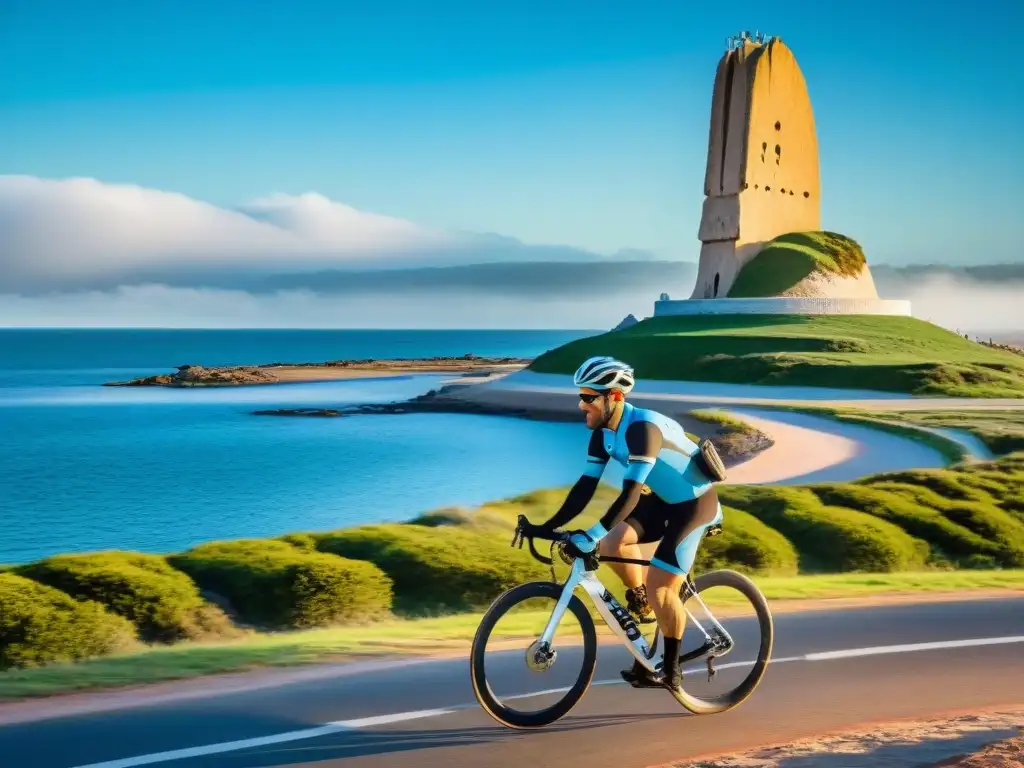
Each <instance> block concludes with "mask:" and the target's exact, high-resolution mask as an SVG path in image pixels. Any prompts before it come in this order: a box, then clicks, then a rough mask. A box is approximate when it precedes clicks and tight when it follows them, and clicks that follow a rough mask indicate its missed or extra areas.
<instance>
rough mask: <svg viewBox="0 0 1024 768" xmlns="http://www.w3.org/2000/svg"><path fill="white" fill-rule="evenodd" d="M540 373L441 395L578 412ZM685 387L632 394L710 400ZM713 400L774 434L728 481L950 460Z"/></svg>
mask: <svg viewBox="0 0 1024 768" xmlns="http://www.w3.org/2000/svg"><path fill="white" fill-rule="evenodd" d="M471 381H472V382H473V383H471ZM535 381H536V375H534V374H530V375H528V376H525V377H524V376H523V374H522V373H516V374H513V375H511V376H500V375H499V376H493V375H492V376H489V377H486V378H483V379H474V380H467V381H465V382H458V381H456V382H453V383H454V384H458V385H460V386H457V387H453V388H452V390H451V391H450V392H447V393H445V394H444V395H442V397H445V398H448V399H451V400H454V401H458V402H470V403H476V404H480V405H487V406H497V407H511V408H519V409H524V410H529V411H531V412H533V413H535V414H539V415H543V414H551V415H552V416H555V415H564V414H565V413H579V411H578V403H577V400H576V398H575V392H576V391H577V390H576V389H575V388H574V387H572V386H571V382H570V383H569V385H568V386H566V385H565V384H564V383H563V384H562V385H560V386H558V387H548V386H540V385H538V384H534V382H535ZM671 384H673V382H666V386H668V385H671ZM704 386H705V388H706V391H707V390H713V389H714V387H715V385H711V384H707V385H704ZM687 388H688V389H689V390H690V395H687V396H682V395H680V396H678V397H675V396H668V395H666V396H664V397H661V398H660V399H659V398H658V397H654V396H652V394H651V393H650V392H646V393H642V394H634V395H631V396H630V402H631V403H633V404H634V405H637V406H639V407H642V408H653V409H656V410H659V411H661V412H663V413H666V414H668V415H670V416H678V415H684V414H685V413H686V412H688V411H690V410H693V409H694V408H697V407H706V404H703V403H697V402H694V401H693V400H691V399H689V398H690V397H695V396H696V397H699V396H698V395H696V394H695V391H694V390H693V388H692V387H689V386H688V387H687ZM662 394H664V393H662ZM774 402H779V401H774ZM819 404H820V403H819ZM711 407H712V408H715V409H717V410H721V411H724V412H725V413H727V414H730V415H733V416H736V417H738V418H740V419H742V420H743V421H745V422H747V423H748V424H750V425H751V426H752V427H754V428H755V429H757V430H759V431H760V432H762V433H764V434H766V435H768V436H769V437H770V438H772V440H773V441H774V444H773V445H772V446H771V447H770V448H768V449H766V450H764V451H762V452H760V453H758V454H757V455H756V456H754V457H753V458H751V459H749V460H747V461H744V462H742V463H740V464H738V465H735V466H733V467H731V468H729V470H728V477H727V479H726V481H725V484H734V483H743V484H754V483H779V482H787V483H797V482H799V483H807V482H825V481H832V480H850V479H854V478H857V477H863V476H864V475H868V474H873V473H876V472H883V471H890V470H900V469H916V468H922V467H943V466H946V464H947V463H948V462H947V461H946V459H945V458H944V457H943V456H942V455H941V454H940V453H939V452H938V451H936V450H935V449H933V448H930V447H928V446H925V445H923V444H921V443H920V442H918V441H916V440H913V439H911V438H908V437H904V436H901V435H895V434H892V433H888V432H882V431H881V430H877V429H871V428H870V427H866V426H861V425H856V424H846V423H841V422H835V421H832V420H830V419H825V418H821V417H816V416H813V415H809V414H802V413H795V412H790V411H766V410H757V409H756V407H755V404H748V403H747V402H746V401H736V402H731V403H730V405H725V406H723V405H717V406H715V405H712V406H711Z"/></svg>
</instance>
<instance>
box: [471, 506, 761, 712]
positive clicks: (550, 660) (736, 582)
mask: <svg viewBox="0 0 1024 768" xmlns="http://www.w3.org/2000/svg"><path fill="white" fill-rule="evenodd" d="M528 525H529V524H528V522H527V520H526V517H525V516H523V515H519V518H518V523H517V525H516V529H515V533H514V535H513V537H512V544H511V546H513V547H515V546H516V544H517V542H518V545H519V548H520V549H522V546H523V541H524V539H526V540H527V541H528V542H529V545H530V553H531V554H532V555H533V557H535V558H536V559H537V560H539V561H540V562H542V563H545V564H547V565H550V566H551V581H531V582H527V583H524V584H520V585H518V586H516V587H512V588H511V589H509V590H507V591H506V592H504V593H503V594H501V595H499V596H498V597H497V598H496V599H495V600H494V602H493V603H491V605H490V607H489V608H488V609H487V612H486V613H485V614H484V617H483V619H482V621H481V622H480V626H479V627H478V628H477V631H476V635H475V636H474V638H473V646H472V649H471V652H470V677H471V679H472V683H473V691H474V693H475V695H476V698H477V701H478V702H479V703H480V706H481V707H483V709H484V710H485V711H486V712H487V713H488V714H489V715H490V716H491V717H492V718H494V719H495V720H497V721H498V722H499V723H501V724H503V725H506V726H508V727H511V728H538V727H541V726H545V725H549V724H551V723H553V722H555V721H556V720H558V719H559V718H561V717H564V716H565V715H566V714H567V713H568V712H569V711H570V710H571V709H572V708H573V707H574V706H576V704H577V703H578V702H579V700H580V699H581V698H582V697H583V694H584V693H586V691H587V689H588V688H589V687H590V684H591V680H592V678H593V675H594V669H595V667H596V665H597V632H596V628H595V624H594V619H593V617H592V616H591V614H590V613H589V612H588V611H587V608H586V606H585V605H584V603H583V600H581V599H580V598H579V596H577V595H576V594H574V592H575V590H576V588H577V587H582V588H583V592H584V594H585V595H587V596H589V598H590V600H591V602H592V603H593V605H594V607H595V608H596V609H597V613H598V614H599V615H600V616H601V618H602V619H603V620H604V622H605V623H606V624H607V625H608V627H609V628H610V629H611V630H612V632H613V633H614V634H615V635H616V636H617V637H618V638H619V640H621V641H622V643H623V644H625V646H626V648H627V649H628V650H629V652H630V654H631V655H632V656H633V658H635V659H636V660H637V661H639V662H640V664H642V665H643V666H644V667H646V668H647V670H648V671H650V672H652V673H655V674H658V673H659V672H660V670H661V668H662V666H663V663H664V661H663V660H664V651H662V653H661V654H658V644H659V643H658V641H659V639H660V638H661V631H660V629H658V630H656V631H655V635H654V638H653V640H652V641H650V642H648V640H647V638H645V637H644V635H643V633H642V632H641V631H640V628H639V627H638V626H637V623H636V621H635V620H634V619H633V617H632V616H631V615H630V614H629V612H628V611H627V610H626V609H625V608H623V607H622V605H621V604H620V603H619V602H618V601H617V600H616V599H615V598H614V596H613V595H612V594H611V592H609V591H608V589H607V588H606V587H605V586H604V584H602V583H601V580H600V579H599V578H598V577H597V574H596V571H597V569H598V566H599V565H600V563H601V562H619V563H634V564H637V565H650V561H649V560H640V559H634V558H625V557H611V556H602V555H599V554H598V553H596V552H594V553H590V554H587V555H585V556H584V557H581V558H574V557H572V556H570V555H569V554H568V553H566V551H565V544H566V542H567V541H568V539H569V537H570V536H571V535H572V532H560V533H554V532H552V533H550V534H547V532H545V533H544V534H542V533H539V532H536V529H534V530H535V532H534V533H533V534H532V535H525V536H524V528H526V527H527V526H528ZM721 531H722V528H721V525H716V526H713V527H712V528H710V529H709V530H708V531H707V532H705V534H704V535H705V536H715V535H718V534H719V533H721ZM535 537H536V538H541V539H549V538H550V540H551V552H550V554H551V557H545V556H543V555H541V554H540V553H539V552H538V551H537V550H536V549H535V548H534V544H533V539H534V538H535ZM556 550H557V552H558V555H559V556H560V558H561V560H562V561H563V562H565V563H566V564H567V565H570V566H571V569H570V572H569V574H568V576H567V577H566V579H565V581H564V582H563V583H559V581H558V578H557V576H556V574H555V567H554V557H555V552H556ZM712 587H730V588H732V589H735V590H738V591H739V593H740V594H741V595H742V596H743V597H744V598H746V600H747V601H749V603H750V605H751V606H752V608H753V610H754V613H755V615H756V618H757V623H758V633H757V634H758V636H759V638H760V645H759V648H758V651H757V656H756V658H755V659H754V661H753V662H750V663H751V665H752V666H751V669H750V672H749V673H748V674H747V675H746V677H744V678H743V680H742V681H741V682H740V683H739V684H738V685H736V686H735V687H734V688H732V689H731V690H729V691H726V692H724V693H720V694H718V695H714V696H697V695H694V694H692V693H689V692H687V691H686V687H687V680H688V678H689V675H690V674H691V673H689V672H685V671H684V672H685V674H684V678H683V681H684V682H683V688H684V690H683V695H682V696H681V697H679V702H680V703H681V704H682V706H683V707H685V708H686V709H687V710H689V711H690V712H692V713H693V714H697V715H705V714H714V713H719V712H725V711H726V710H729V709H732V708H733V707H736V706H738V705H739V704H741V703H742V702H743V701H745V700H746V699H747V698H748V697H749V696H750V695H751V694H752V693H753V692H754V689H755V688H757V686H758V684H759V683H760V682H761V679H762V677H763V676H764V673H765V670H766V668H767V666H768V662H769V659H770V657H771V653H772V646H773V642H774V638H775V627H774V623H773V620H772V614H771V610H770V609H769V607H768V601H767V600H766V599H765V597H764V595H763V594H762V593H761V591H760V590H759V589H758V587H757V585H756V584H754V582H753V581H751V579H750V578H748V577H747V576H745V575H743V574H741V573H739V572H737V571H733V570H729V569H718V570H713V571H708V572H707V573H703V574H700V575H699V576H697V578H696V579H692V578H691V577H690V575H689V574H688V575H687V576H686V579H685V581H684V582H683V586H682V588H681V589H680V598H681V599H682V601H683V608H684V610H685V612H686V617H687V619H688V620H687V622H686V627H685V632H684V637H686V632H692V631H693V629H692V627H693V626H696V628H697V629H698V630H699V631H700V633H701V634H702V635H703V638H704V642H703V644H702V645H701V646H700V647H699V648H697V649H695V650H692V651H689V652H687V653H681V654H680V656H679V663H680V668H682V666H683V665H684V664H686V663H688V662H692V661H695V660H697V659H704V660H705V661H706V665H707V674H708V682H709V683H710V682H711V681H712V679H713V678H714V677H715V674H716V672H717V670H716V669H715V667H714V662H715V660H716V659H720V658H721V657H723V656H725V655H727V654H728V653H730V652H731V651H732V650H733V648H734V645H735V643H734V641H733V638H732V636H731V635H730V634H729V632H728V631H727V630H726V629H725V627H723V626H722V624H721V623H720V622H719V621H718V620H717V619H716V618H715V617H714V616H713V615H712V614H711V611H710V610H709V609H708V607H707V606H706V605H705V603H704V601H703V600H702V599H701V596H700V595H701V593H702V592H705V591H706V590H708V589H710V588H712ZM535 598H548V599H550V600H553V601H555V605H554V607H553V609H552V611H551V615H550V618H549V619H548V620H547V623H546V626H545V628H544V630H543V632H542V633H541V635H540V637H538V638H536V639H535V640H534V641H533V642H532V643H531V644H530V646H529V648H528V649H527V651H526V664H527V667H528V668H529V669H531V670H532V671H534V672H544V671H547V670H548V669H550V668H551V667H552V666H553V665H554V664H555V663H556V660H557V657H558V651H557V650H556V648H555V628H556V627H557V626H558V623H559V621H560V620H561V619H562V617H563V616H564V615H565V613H566V611H569V612H571V613H572V614H573V615H574V616H575V618H576V619H577V620H578V621H579V623H580V627H581V629H582V634H583V665H582V669H581V670H580V673H579V675H578V676H577V678H576V680H575V682H574V683H573V684H572V685H571V686H569V687H568V688H564V689H558V690H557V691H546V692H545V693H552V692H556V693H558V692H563V691H564V692H565V695H564V696H563V697H562V698H561V699H559V700H558V701H556V702H555V703H554V704H552V705H551V706H549V707H547V708H546V709H543V710H541V711H539V712H533V713H526V712H520V711H518V710H515V709H513V708H512V707H511V706H509V705H508V704H505V703H502V702H501V701H500V700H499V699H498V697H497V696H496V695H495V694H494V692H493V690H492V688H491V685H490V683H489V682H488V679H487V670H486V665H485V664H484V647H485V645H486V643H487V640H488V638H489V637H490V635H491V632H492V630H493V629H494V626H495V624H496V623H497V621H498V620H499V619H500V618H501V617H502V616H503V615H505V614H506V613H508V612H509V611H510V610H512V609H513V608H514V607H516V606H517V605H518V604H520V603H522V602H524V601H526V600H531V599H535ZM691 606H698V607H699V608H701V609H702V610H703V612H704V613H705V614H706V615H707V624H708V626H707V627H705V626H704V625H702V624H701V623H700V622H699V621H698V620H697V618H696V617H695V616H694V615H693V612H691V610H690V607H691ZM656 657H660V658H659V659H658V660H656ZM741 665H742V664H736V665H728V666H741ZM663 690H664V689H663ZM531 695H532V694H531ZM512 698H524V697H523V696H516V697H512Z"/></svg>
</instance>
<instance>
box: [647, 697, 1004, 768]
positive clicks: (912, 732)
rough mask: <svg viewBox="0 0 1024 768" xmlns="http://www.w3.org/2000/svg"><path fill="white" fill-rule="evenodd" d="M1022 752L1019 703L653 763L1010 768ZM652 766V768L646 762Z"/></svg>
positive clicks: (735, 767)
mask: <svg viewBox="0 0 1024 768" xmlns="http://www.w3.org/2000/svg"><path fill="white" fill-rule="evenodd" d="M1022 757H1024V703H1019V704H1011V705H1006V706H1001V707H993V708H989V709H986V710H980V711H979V710H975V711H971V712H959V713H945V714H943V715H942V716H939V717H930V718H927V719H922V718H915V719H907V720H897V721H890V722H884V723H870V724H861V725H859V726H857V727H856V728H850V729H843V730H839V731H832V732H829V733H823V734H820V735H816V736H811V737H807V738H803V739H798V740H796V741H791V742H786V743H775V744H765V745H763V746H760V747H757V748H755V749H749V750H744V751H742V752H733V753H729V754H717V755H698V756H695V757H691V758H687V759H686V760H684V761H681V762H671V763H665V764H662V765H660V766H657V767H656V768H784V767H785V766H795V765H799V766H800V768H829V767H830V766H836V765H842V766H843V768H877V766H882V765H884V766H885V768H1014V767H1015V766H1020V765H1022V762H1021V758H1022ZM651 768H655V767H654V766H651Z"/></svg>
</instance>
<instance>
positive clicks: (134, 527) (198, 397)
mask: <svg viewBox="0 0 1024 768" xmlns="http://www.w3.org/2000/svg"><path fill="white" fill-rule="evenodd" d="M598 332H599V331H597V330H545V331H534V330H530V331H515V330H511V331H506V330H481V331H472V330H468V331H463V330H437V331H433V330H408V331H395V330H381V331H373V330H308V331H307V330H291V329H289V330H191V329H190V330H173V329H169V330H163V329H139V330H134V329H92V328H90V329H48V328H47V329H0V564H7V565H12V564H18V563H23V562H29V561H32V560H36V559H39V558H42V557H46V556H48V555H51V554H56V553H63V552H88V551H98V550H105V549H122V550H134V551H140V552H154V553H169V552H175V551H182V550H184V549H187V548H188V547H191V546H194V545H196V544H199V543H201V542H205V541H210V540H219V539H237V538H249V537H269V536H278V535H281V534H285V533H289V532H294V531H314V530H332V529H336V528H341V527H347V526H354V525H359V524H363V523H375V522H382V521H403V520H409V519H411V518H413V517H416V516H417V515H420V514H422V513H423V512H427V511H429V510H433V509H438V508H441V507H448V506H462V507H475V506H478V505H480V504H483V503H484V502H487V501H489V500H494V499H500V498H504V497H508V496H511V495H514V494H519V493H524V492H527V491H530V490H533V489H536V488H540V487H550V486H554V485H562V484H568V483H571V482H572V481H573V480H574V479H575V478H576V477H577V476H578V474H579V469H580V466H581V464H580V461H581V457H582V455H583V451H584V450H585V445H586V439H587V436H588V433H587V429H586V426H585V425H584V424H582V422H581V423H580V424H578V425H577V424H572V423H545V422H539V421H528V420H523V419H516V418H508V417H501V416H482V415H469V414H394V415H380V414H369V415H360V416H351V417H345V418H331V419H321V418H286V417H270V416H255V415H253V414H252V411H253V410H255V409H264V408H277V407H282V408H295V407H336V406H343V405H349V404H359V403H383V402H394V401H400V400H405V399H407V398H410V397H413V396H415V395H418V394H421V393H424V392H427V391H428V390H430V389H432V388H434V387H436V386H437V385H438V383H439V382H440V381H442V380H444V379H445V378H448V377H447V376H444V375H433V374H417V375H407V376H393V377H387V378H379V379H352V380H348V381H333V382H315V383H289V384H275V385H269V386H251V387H232V388H218V389H200V388H196V389H167V388H161V387H104V386H102V385H103V383H104V382H109V381H123V380H127V379H131V378H135V377H139V376H147V375H151V374H155V373H170V372H173V371H174V369H175V368H176V367H177V366H179V365H186V364H190V365H191V364H198V365H206V366H215V365H243V364H259V363H271V362H283V363H295V362H324V361H327V360H337V359H343V358H347V359H352V358H360V359H362V358H379V359H385V358H386V359H393V358H410V357H430V356H435V355H464V354H467V353H473V354H476V355H480V356H515V357H533V356H536V355H538V354H540V353H542V352H544V351H545V350H548V349H551V348H553V347H557V346H559V345H561V344H564V343H566V342H568V341H570V340H572V339H576V338H580V337H583V336H590V335H593V334H594V333H598ZM552 511H553V510H552ZM510 540H511V535H510Z"/></svg>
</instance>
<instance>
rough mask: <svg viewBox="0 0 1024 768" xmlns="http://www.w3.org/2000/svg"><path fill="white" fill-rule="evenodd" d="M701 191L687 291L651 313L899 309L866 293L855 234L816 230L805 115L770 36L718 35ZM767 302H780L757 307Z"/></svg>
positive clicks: (903, 307)
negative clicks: (694, 262) (693, 273)
mask: <svg viewBox="0 0 1024 768" xmlns="http://www.w3.org/2000/svg"><path fill="white" fill-rule="evenodd" d="M704 195H705V198H704V205H703V209H702V212H701V219H700V226H699V228H698V233H697V234H698V238H699V239H700V241H701V249H700V259H699V263H698V268H697V279H696V283H695V285H694V288H693V293H692V294H691V296H690V300H689V301H671V300H667V297H664V296H663V297H662V299H661V300H660V301H658V302H656V304H655V314H694V313H703V312H713V313H715V314H718V313H723V312H755V311H757V312H761V311H771V312H790V311H792V312H798V313H799V312H812V313H818V312H856V313H858V314H864V313H870V314H874V313H880V314H893V313H895V314H909V304H908V303H907V302H902V301H899V302H895V303H893V302H887V301H883V300H881V299H879V298H878V293H877V291H876V289H875V284H874V281H873V280H872V278H871V271H870V269H869V268H868V265H867V262H866V260H865V259H864V254H863V252H862V251H861V248H860V246H859V245H858V244H857V243H856V242H855V241H853V240H852V239H850V238H846V237H844V236H843V235H839V234H837V233H833V232H823V231H822V230H821V181H820V173H819V169H818V138H817V133H816V131H815V124H814V111H813V109H812V108H811V99H810V96H809V94H808V92H807V83H806V82H805V80H804V76H803V73H802V72H801V71H800V67H799V65H798V64H797V62H796V57H794V55H793V53H792V51H791V50H790V49H789V48H788V47H787V46H786V45H785V43H783V42H782V39H781V38H779V37H771V38H768V39H767V40H766V39H765V36H764V35H762V34H757V35H755V36H754V37H751V35H750V34H749V33H748V32H742V33H740V34H739V35H736V36H733V37H731V38H729V40H728V43H727V46H726V51H725V53H724V54H723V55H722V57H721V59H720V60H719V62H718V69H717V71H716V73H715V83H714V89H713V92H712V98H711V125H710V130H709V133H708V157H707V165H706V169H705V174H704ZM770 298H771V299H776V300H785V301H776V303H775V304H774V305H773V306H772V308H771V309H766V308H765V307H766V306H767V305H765V304H764V301H763V300H765V299H770ZM709 300H710V301H709ZM712 301H714V303H715V304H716V306H714V307H713V308H711V307H708V306H707V305H708V304H710V303H712ZM751 302H755V303H756V304H757V306H758V307H760V308H755V306H754V304H751ZM747 304H750V308H744V307H746V305H747ZM762 305H764V306H762Z"/></svg>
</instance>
